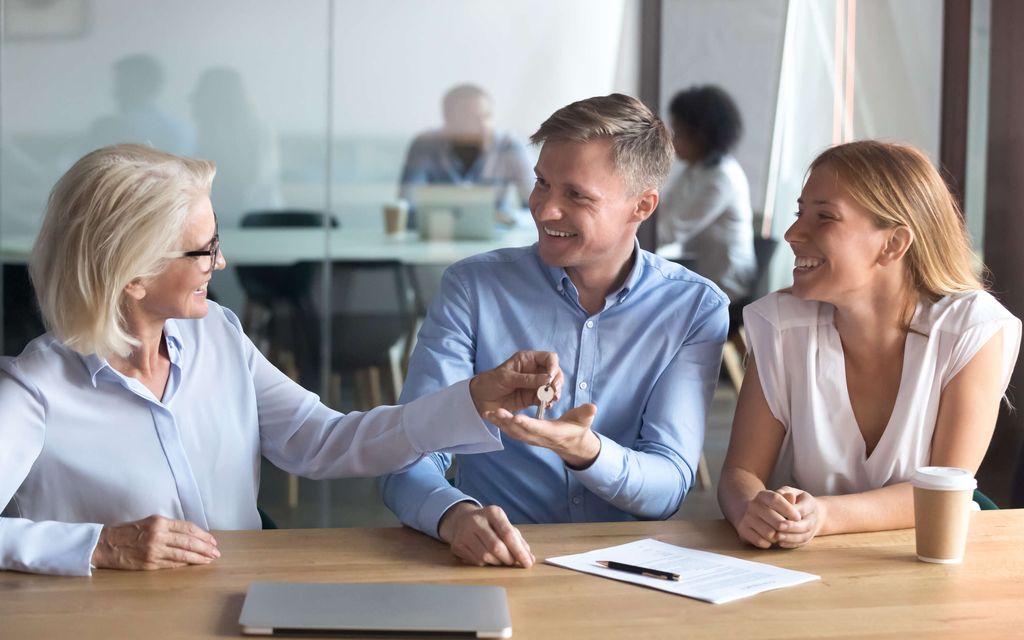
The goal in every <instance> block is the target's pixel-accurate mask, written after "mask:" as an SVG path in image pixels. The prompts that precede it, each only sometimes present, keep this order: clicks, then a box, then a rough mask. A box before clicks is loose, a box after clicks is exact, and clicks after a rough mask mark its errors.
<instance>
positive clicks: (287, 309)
mask: <svg viewBox="0 0 1024 640" xmlns="http://www.w3.org/2000/svg"><path fill="white" fill-rule="evenodd" d="M328 224H329V225H330V227H331V228H337V227H338V221H337V219H335V218H334V217H333V216H331V217H330V218H329V220H328ZM241 226H242V227H243V228H271V227H277V228H295V227H312V228H316V227H323V226H324V214H323V213H320V212H316V211H301V210H280V211H258V212H253V213H248V214H246V215H245V216H243V217H242V222H241ZM319 268H320V266H319V265H318V264H315V263H310V262H300V263H296V264H294V265H289V266H243V267H238V268H237V269H236V273H237V275H238V282H239V284H240V285H241V286H242V290H243V291H244V292H245V295H246V302H245V309H244V311H243V313H242V325H243V326H244V327H245V331H246V334H247V335H248V336H249V338H250V339H251V340H252V341H253V343H254V344H255V345H256V346H257V348H259V350H260V351H262V352H263V354H264V355H266V356H267V359H268V360H270V361H271V362H273V363H274V364H275V365H277V366H278V367H280V368H281V370H282V371H284V372H285V373H286V374H288V376H289V377H291V378H292V379H294V380H296V381H298V382H300V383H302V384H303V385H304V386H307V387H313V388H315V387H316V384H317V371H318V368H317V367H316V355H317V350H318V345H319V342H320V323H319V321H318V319H317V314H316V310H315V308H314V304H313V290H314V289H313V280H314V278H315V277H316V274H317V273H318V270H319Z"/></svg>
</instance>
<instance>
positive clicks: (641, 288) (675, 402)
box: [382, 94, 729, 567]
mask: <svg viewBox="0 0 1024 640" xmlns="http://www.w3.org/2000/svg"><path fill="white" fill-rule="evenodd" d="M532 141H533V142H534V143H537V144H540V143H543V147H542V148H541V151H540V158H539V160H538V162H537V167H536V169H535V172H536V183H535V185H534V188H533V192H532V194H531V195H530V210H531V212H532V214H533V218H534V220H535V222H536V225H537V229H538V232H539V233H538V235H539V241H538V243H537V244H535V245H533V246H530V247H520V248H514V249H501V250H498V251H493V252H490V253H485V254H482V255H478V256H474V257H472V258H469V259H466V260H463V261H461V262H459V263H457V264H455V265H453V266H452V267H450V268H449V269H448V270H447V271H446V272H445V275H444V278H443V281H442V284H441V291H440V294H439V295H438V297H437V298H436V299H435V301H434V304H433V305H432V307H431V309H430V313H429V315H428V316H427V319H426V322H425V323H424V325H423V327H422V329H421V330H420V333H419V339H418V343H417V345H416V350H415V352H414V353H413V356H412V361H411V363H410V367H409V374H408V379H407V381H406V384H405V389H404V391H403V392H402V398H401V401H402V402H407V401H410V400H413V399H415V398H418V397H420V396H421V395H423V394H426V393H429V392H431V391H433V390H435V389H439V388H441V387H443V386H445V385H447V384H450V383H451V382H452V381H454V380H458V379H462V378H466V377H468V376H471V375H473V374H474V373H475V372H477V371H482V370H485V369H488V368H491V367H493V366H495V364H497V363H499V362H500V356H501V354H504V353H507V352H509V351H512V350H516V349H549V350H552V351H556V352H557V353H558V355H559V361H560V364H561V365H562V370H563V372H564V374H565V384H564V387H563V389H564V391H563V394H562V397H561V398H560V399H559V401H558V402H557V403H556V404H555V406H553V407H550V408H549V412H550V414H551V415H557V414H558V413H561V412H565V413H564V415H563V416H562V419H561V420H558V421H554V422H543V421H537V420H534V419H532V413H530V412H527V413H525V414H520V415H517V416H512V415H511V414H509V413H507V412H498V413H496V414H491V415H490V416H488V419H489V420H491V421H492V422H494V423H495V424H497V425H499V426H500V427H501V428H502V430H503V432H504V435H506V436H512V437H505V438H503V440H504V444H505V449H504V450H503V451H499V452H495V453H487V454H480V455H460V456H459V458H458V470H457V473H456V476H455V483H454V486H452V485H451V484H449V482H448V481H447V480H446V479H445V472H446V470H447V469H448V467H449V465H450V463H451V460H452V458H451V456H448V455H444V454H433V455H431V456H428V457H427V458H424V459H423V460H421V461H420V462H418V463H417V464H415V465H414V466H413V467H411V468H410V469H409V470H408V471H407V472H405V473H401V474H395V475H391V476H387V477H385V479H384V480H383V483H382V493H383V497H384V501H385V503H386V504H387V505H388V507H389V508H391V510H392V511H394V512H395V514H396V515H397V516H398V517H399V519H400V520H401V521H402V522H403V523H404V524H407V525H409V526H412V527H415V528H416V529H419V530H420V531H422V532H424V533H426V534H428V535H431V536H435V537H438V538H440V539H442V540H444V541H445V542H447V543H449V544H450V545H451V546H452V550H453V551H454V552H455V554H456V555H457V556H458V557H460V558H461V559H462V560H463V561H465V562H467V563H470V564H477V565H484V564H506V565H513V564H518V565H520V566H523V567H528V566H530V565H532V564H533V562H534V557H533V555H532V554H531V553H530V548H529V545H528V544H527V543H526V541H525V540H524V539H523V537H522V535H521V534H520V532H519V530H518V529H516V528H515V527H514V526H513V523H547V522H588V521H610V520H634V519H638V518H639V519H658V518H660V519H663V518H668V517H669V516H671V515H672V514H673V513H675V512H676V510H677V509H678V508H679V505H680V503H681V502H682V500H683V498H684V497H685V495H686V492H687V490H688V489H689V488H690V486H691V484H692V482H693V478H694V473H695V470H696V468H697V462H698V459H699V458H700V452H701V448H702V445H703V438H704V423H705V415H706V410H707V407H708V405H709V403H710V400H711V395H712V393H713V391H714V387H715V384H716V382H717V380H718V373H719V369H720V365H721V351H722V344H723V342H724V340H725V337H726V332H727V330H728V324H729V320H728V314H727V307H728V299H727V298H726V297H725V295H724V294H723V293H722V292H721V291H720V290H719V289H718V288H717V287H715V285H713V284H712V283H711V282H710V281H708V280H706V279H704V278H702V277H700V276H698V275H695V274H693V273H691V272H690V271H687V270H686V269H684V268H682V267H680V266H678V265H675V264H672V263H670V262H667V261H665V260H663V259H661V258H659V257H657V256H655V255H653V254H651V253H648V252H647V251H643V250H641V249H640V245H639V243H638V242H637V240H636V232H637V228H638V227H639V226H640V223H641V222H643V221H644V220H645V219H647V218H648V217H649V216H650V215H651V214H652V213H653V212H654V210H655V208H656V207H657V206H658V187H659V186H660V185H661V184H662V182H663V181H664V180H665V177H666V175H667V173H668V170H669V165H670V162H671V159H672V153H673V151H672V145H671V142H670V137H669V134H668V132H667V131H666V129H665V126H664V125H663V124H662V122H661V121H660V120H659V119H658V117H657V116H655V115H654V114H653V113H652V112H651V111H650V110H649V109H648V108H647V107H645V106H644V105H643V104H642V103H641V102H640V101H638V100H636V99H635V98H630V97H628V96H624V95H620V94H613V95H610V96H604V97H596V98H590V99H587V100H583V101H580V102H576V103H573V104H571V105H569V106H567V107H563V108H562V109H559V110H558V111H556V112H555V113H554V114H553V115H552V116H551V117H550V118H548V120H547V121H546V122H544V124H542V125H541V127H540V129H539V130H538V131H537V133H535V134H534V135H533V137H532ZM594 405H596V407H599V410H596V408H595V406H594ZM595 410H596V415H595ZM437 428H438V429H445V428H447V425H445V424H443V423H438V424H437ZM484 505H486V506H484Z"/></svg>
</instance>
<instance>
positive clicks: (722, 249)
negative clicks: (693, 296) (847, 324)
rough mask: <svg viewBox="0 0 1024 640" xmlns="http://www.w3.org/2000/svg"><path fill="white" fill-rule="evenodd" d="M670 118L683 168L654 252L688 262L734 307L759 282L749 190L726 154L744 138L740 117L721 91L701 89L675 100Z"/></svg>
mask: <svg viewBox="0 0 1024 640" xmlns="http://www.w3.org/2000/svg"><path fill="white" fill-rule="evenodd" d="M669 113H670V115H671V120H672V133H673V136H672V144H673V146H674V147H675V150H676V156H677V157H678V158H679V159H680V160H682V161H683V162H684V163H686V167H685V169H683V172H682V173H681V174H679V176H678V177H677V178H676V180H675V181H674V182H673V183H672V184H671V186H670V187H669V188H668V190H667V192H666V194H665V197H664V198H663V199H662V202H661V204H660V205H659V207H658V216H657V225H658V226H657V230H658V245H659V249H658V253H659V254H661V255H663V256H665V257H668V258H681V259H684V260H686V261H687V266H692V268H693V270H694V271H696V272H697V273H699V274H701V275H702V276H705V277H706V278H709V279H711V280H712V281H714V283H715V284H717V285H718V286H719V287H721V288H722V290H723V291H725V293H726V294H727V295H728V296H729V298H730V299H731V300H733V301H736V300H739V299H741V298H743V297H744V296H746V295H747V294H748V293H749V292H750V287H751V285H752V284H753V282H754V279H755V278H756V277H757V261H756V258H755V256H754V222H753V215H752V212H751V209H750V187H749V185H748V183H747V176H746V174H744V173H743V169H742V168H741V167H740V165H739V163H738V162H736V159H735V158H733V157H732V155H731V154H730V151H731V150H732V149H733V147H735V146H736V143H737V142H739V138H740V134H741V132H742V127H743V125H742V121H741V120H740V114H739V111H738V110H737V109H736V105H735V104H734V103H733V101H732V99H731V98H730V97H729V95H728V94H726V93H725V92H724V91H722V90H721V89H719V88H718V87H714V86H700V87H692V88H690V89H686V90H684V91H681V92H679V93H677V94H676V96H675V97H674V98H672V102H671V103H670V104H669Z"/></svg>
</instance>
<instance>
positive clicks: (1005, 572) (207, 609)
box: [0, 510, 1024, 640]
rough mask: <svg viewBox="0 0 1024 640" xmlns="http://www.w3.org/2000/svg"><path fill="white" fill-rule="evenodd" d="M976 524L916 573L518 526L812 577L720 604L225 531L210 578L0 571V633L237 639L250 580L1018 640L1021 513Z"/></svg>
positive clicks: (666, 533) (557, 611) (767, 628)
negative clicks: (407, 587)
mask: <svg viewBox="0 0 1024 640" xmlns="http://www.w3.org/2000/svg"><path fill="white" fill-rule="evenodd" d="M973 518H974V520H973V522H972V525H971V537H970V542H969V543H968V549H967V557H966V561H965V563H964V564H963V565H959V566H956V565H952V566H950V565H931V564H925V563H923V562H918V561H917V560H916V559H915V557H914V532H913V530H903V531H890V532H883V533H868V534H853V535H843V536H831V537H826V538H819V539H817V540H815V541H814V542H813V543H812V544H811V545H809V546H808V547H806V548H804V549H800V550H796V551H778V550H774V551H759V550H756V549H753V548H752V547H747V546H743V545H741V544H740V543H739V542H738V541H737V539H736V536H735V534H734V533H733V531H732V529H731V528H730V527H729V526H728V525H727V524H726V523H725V522H724V521H713V522H682V521H669V522H637V523H604V524H585V525H546V526H545V525H539V526H526V527H522V530H523V532H524V534H525V535H526V537H527V539H528V541H529V542H530V544H531V546H532V548H533V551H534V553H535V554H536V555H537V557H538V558H543V557H547V556H554V555H561V554H566V553H576V552H581V551H586V550H589V549H593V548H597V547H605V546H611V545H615V544H621V543H624V542H628V541H631V540H635V539H637V538H642V537H655V538H658V539H659V540H663V541H665V542H670V543H673V544H678V545H682V546H687V547H693V548H699V549H706V550H710V551H715V552H720V553H727V554H730V555H734V556H738V557H742V558H747V559H751V560H758V561H763V562H769V563H772V564H775V565H778V566H782V567H788V568H791V569H798V570H802V571H810V572H812V573H817V574H818V575H820V576H821V577H822V580H821V581H820V582H816V583H811V584H807V585H802V586H798V587H793V588H790V589H783V590H780V591H774V592H769V593H763V594H760V595H757V596H754V597H752V598H748V599H745V600H740V601H737V602H734V603H731V604H724V605H710V604H705V603H703V602H697V601H695V600H689V599H687V598H682V597H679V596H674V595H669V594H666V593H662V592H658V591H653V590H648V589H643V588H640V587H637V586H633V585H629V584H625V583H620V582H616V581H613V580H605V579H602V578H598V577H595V576H591V575H585V574H582V573H576V572H573V571H569V570H566V569H560V568H557V567H553V566H549V565H543V564H541V565H537V566H535V567H534V568H532V569H530V570H523V569H511V568H475V567H466V566H462V565H460V564H459V563H458V562H457V561H456V560H455V559H454V558H453V557H452V556H451V554H450V553H449V551H448V549H447V548H446V547H445V546H443V545H441V544H440V543H437V542H434V541H433V540H430V539H428V538H426V537H425V536H422V535H420V534H418V533H415V532H413V531H411V530H408V529H310V530H290V531H260V532H222V533H218V534H217V539H218V541H219V543H220V548H221V550H222V551H223V554H224V555H223V557H222V558H221V559H220V560H218V561H217V562H216V563H214V564H213V565H210V566H206V567H190V568H186V569H176V570H170V571H156V572H138V573H136V572H118V571H97V572H96V573H95V575H94V576H93V577H92V578H60V577H47V576H33V575H26V574H18V573H11V572H7V573H4V572H0V638H4V639H6V638H12V639H15V638H16V639H19V640H20V639H22V638H72V637H73V638H124V637H130V638H136V637H157V638H215V637H230V636H237V635H238V634H239V627H238V615H239V612H240V611H241V607H242V600H243V598H244V595H245V590H246V587H247V585H248V584H249V583H250V582H253V581H257V580H292V581H309V582H332V581H336V582H346V581H351V582H356V581H359V582H378V581H381V582H383V581H389V582H397V581H404V582H448V583H460V584H485V585H501V586H504V587H505V588H507V589H508V598H509V608H510V610H511V614H512V626H513V637H514V638H616V639H618V638H645V639H646V638H740V639H744V640H745V639H747V638H787V639H790V638H868V637H892V638H906V637H927V638H936V637H957V638H967V637H976V638H1002V637H1006V638H1009V637H1022V635H1024V510H1016V511H989V512H981V513H976V514H974V515H973Z"/></svg>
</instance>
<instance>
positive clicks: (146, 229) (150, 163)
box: [29, 144, 216, 357]
mask: <svg viewBox="0 0 1024 640" xmlns="http://www.w3.org/2000/svg"><path fill="white" fill-rule="evenodd" d="M215 172H216V167H215V165H214V164H213V163H212V162H209V161H207V160H193V159H191V158H182V157H178V156H174V155H171V154H169V153H164V152H163V151H158V150H156V149H153V148H151V147H146V146H142V145H135V144H121V145H114V146H111V147H104V148H102V149H97V150H96V151H93V152H91V153H89V154H87V155H86V156H84V157H82V158H81V159H80V160H79V161H78V162H76V163H75V164H74V166H72V167H71V168H70V169H68V172H67V173H65V174H64V175H63V176H61V178H60V180H58V181H57V184H56V185H54V187H53V191H51V192H50V199H49V202H48V204H47V207H46V217H45V218H44V219H43V226H42V229H41V230H40V232H39V236H38V237H37V238H36V242H35V246H34V247H33V248H32V256H31V258H30V259H29V275H30V276H31V278H32V284H33V285H34V286H35V290H36V298H37V299H38V301H39V309H40V311H41V312H42V317H43V321H44V322H45V324H46V328H47V329H48V330H49V331H50V332H51V333H52V334H53V335H54V336H55V337H56V338H57V339H58V340H60V341H61V342H62V343H64V344H65V345H67V346H68V347H69V348H71V349H73V350H75V351H77V352H78V353H81V354H86V355H88V354H97V355H99V356H102V357H109V356H111V355H118V356H121V357H127V356H128V355H129V354H131V352H132V349H133V348H134V347H136V346H138V344H139V341H138V340H137V339H136V338H135V337H134V336H132V335H131V334H130V333H129V331H128V329H127V326H126V322H125V306H124V302H125V295H126V294H125V287H126V286H127V285H128V284H130V283H131V282H134V281H136V280H140V279H145V278H151V277H154V276H156V275H158V274H160V273H161V272H162V271H163V270H164V269H165V268H166V267H167V265H168V262H169V260H170V258H169V257H168V255H169V254H171V253H172V252H173V251H178V250H181V249H182V247H181V246H180V245H181V240H182V236H183V233H184V229H185V223H186V220H187V218H188V215H189V211H190V210H191V207H192V205H193V204H194V203H195V202H196V200H198V199H199V198H201V197H203V196H208V195H209V193H210V187H211V184H212V183H213V176H214V173H215Z"/></svg>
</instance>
